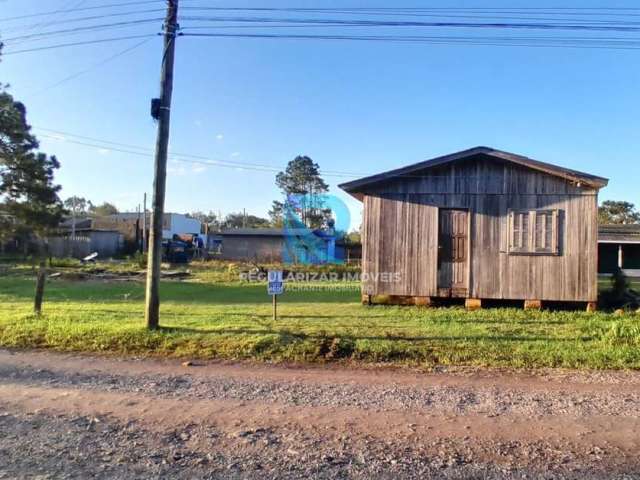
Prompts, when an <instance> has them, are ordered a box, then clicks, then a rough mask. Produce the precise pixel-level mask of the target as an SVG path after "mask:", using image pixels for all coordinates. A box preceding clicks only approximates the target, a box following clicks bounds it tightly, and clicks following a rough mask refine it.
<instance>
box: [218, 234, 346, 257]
mask: <svg viewBox="0 0 640 480" xmlns="http://www.w3.org/2000/svg"><path fill="white" fill-rule="evenodd" d="M209 237H210V238H209V242H208V244H209V245H212V244H216V245H219V246H220V247H219V251H220V258H221V259H224V260H244V261H256V262H284V263H311V264H322V263H330V262H335V261H336V260H338V261H340V260H341V259H342V257H341V256H340V254H341V252H340V251H339V250H336V239H335V236H334V235H333V234H329V233H327V232H324V231H321V230H316V231H311V230H308V229H304V228H300V229H283V228H230V229H225V230H223V231H222V232H220V233H217V234H212V235H210V236H209Z"/></svg>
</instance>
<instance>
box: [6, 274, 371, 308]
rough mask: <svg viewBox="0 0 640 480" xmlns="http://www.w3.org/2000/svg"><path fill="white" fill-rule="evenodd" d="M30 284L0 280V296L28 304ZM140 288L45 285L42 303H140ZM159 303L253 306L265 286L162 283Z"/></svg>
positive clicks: (342, 297) (296, 297)
mask: <svg viewBox="0 0 640 480" xmlns="http://www.w3.org/2000/svg"><path fill="white" fill-rule="evenodd" d="M33 288H34V282H33V281H32V280H27V279H8V278H0V294H2V295H8V296H10V297H13V298H15V299H16V300H18V301H31V299H32V298H33ZM359 295H360V294H359V292H358V291H350V290H348V291H345V290H337V291H332V290H325V291H299V292H289V293H285V294H284V295H281V296H280V298H279V299H278V300H279V301H280V303H284V304H287V303H291V304H297V303H345V302H358V301H359V300H360V298H359ZM143 296H144V284H142V283H137V282H136V283H134V282H109V281H105V282H73V281H55V282H48V283H47V286H46V288H45V302H70V301H72V302H119V301H123V300H125V298H135V299H136V300H135V301H141V299H142V298H143ZM160 297H161V301H162V302H178V303H181V304H194V305H195V304H218V305H220V304H256V303H259V304H261V303H267V302H269V301H270V297H268V295H267V288H266V286H265V285H248V284H235V285H229V284H225V285H221V284H206V283H192V282H162V283H161V285H160Z"/></svg>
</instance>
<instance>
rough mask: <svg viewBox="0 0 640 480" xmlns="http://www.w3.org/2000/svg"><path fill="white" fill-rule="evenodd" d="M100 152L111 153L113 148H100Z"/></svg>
mask: <svg viewBox="0 0 640 480" xmlns="http://www.w3.org/2000/svg"><path fill="white" fill-rule="evenodd" d="M98 153H99V154H100V155H109V154H110V153H111V150H109V149H108V148H99V149H98Z"/></svg>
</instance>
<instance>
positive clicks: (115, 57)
mask: <svg viewBox="0 0 640 480" xmlns="http://www.w3.org/2000/svg"><path fill="white" fill-rule="evenodd" d="M151 40H152V37H149V38H146V39H144V40H142V41H141V42H137V43H136V44H134V45H131V46H129V47H127V48H125V49H124V50H121V51H119V52H117V53H115V54H114V55H111V56H109V57H107V58H105V59H104V60H101V61H100V62H98V63H95V64H93V65H91V66H90V67H88V68H85V69H84V70H80V71H79V72H76V73H74V74H71V75H69V76H67V77H64V78H62V79H60V80H58V81H57V82H55V83H53V84H51V85H49V86H47V87H45V88H43V89H42V90H39V91H37V92H35V93H34V95H40V94H42V93H44V92H48V91H49V90H51V89H53V88H55V87H58V86H60V85H62V84H64V83H67V82H69V81H71V80H73V79H75V78H77V77H79V76H81V75H84V74H85V73H88V72H90V71H91V70H94V69H95V68H98V67H101V66H102V65H105V64H107V63H109V62H111V61H113V60H115V59H117V58H119V57H121V56H123V55H126V54H127V53H129V52H131V51H133V50H135V49H136V48H138V47H141V46H142V45H144V44H145V43H148V42H150V41H151Z"/></svg>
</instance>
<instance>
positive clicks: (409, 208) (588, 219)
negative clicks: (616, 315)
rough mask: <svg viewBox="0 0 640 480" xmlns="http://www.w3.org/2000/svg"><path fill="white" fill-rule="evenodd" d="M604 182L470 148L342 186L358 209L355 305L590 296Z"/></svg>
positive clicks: (534, 302) (530, 302)
mask: <svg viewBox="0 0 640 480" xmlns="http://www.w3.org/2000/svg"><path fill="white" fill-rule="evenodd" d="M607 183H608V180H607V179H605V178H601V177H597V176H594V175H589V174H586V173H582V172H577V171H574V170H569V169H566V168H562V167H558V166H555V165H550V164H547V163H543V162H540V161H537V160H533V159H530V158H527V157H524V156H521V155H515V154H512V153H508V152H503V151H500V150H495V149H493V148H488V147H475V148H471V149H469V150H465V151H462V152H458V153H454V154H451V155H445V156H443V157H438V158H434V159H431V160H427V161H423V162H420V163H417V164H414V165H410V166H407V167H403V168H399V169H396V170H391V171H388V172H384V173H381V174H378V175H373V176H370V177H366V178H362V179H359V180H355V181H351V182H348V183H344V184H342V185H340V187H341V188H342V189H343V190H345V191H346V192H348V193H349V194H351V195H353V196H354V197H356V198H358V199H360V200H361V201H362V202H363V203H364V213H363V227H362V236H363V259H362V265H363V274H362V291H363V301H367V302H372V301H373V302H375V301H376V299H377V298H384V301H385V302H390V303H415V304H429V303H430V301H431V299H432V298H437V297H459V298H465V299H466V304H467V306H468V307H474V306H475V307H478V306H480V305H481V301H482V299H500V300H523V301H525V306H529V307H537V308H539V307H540V305H541V303H542V302H544V301H554V302H556V301H561V302H587V303H588V308H595V303H594V302H596V301H597V297H598V285H597V265H598V258H597V256H598V225H597V212H598V191H599V189H600V188H602V187H604V186H606V185H607Z"/></svg>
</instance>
